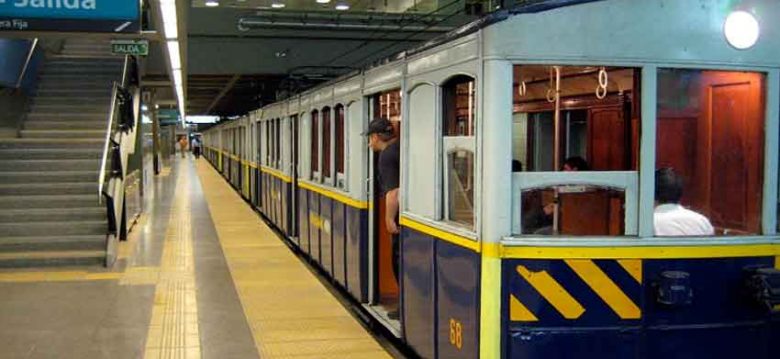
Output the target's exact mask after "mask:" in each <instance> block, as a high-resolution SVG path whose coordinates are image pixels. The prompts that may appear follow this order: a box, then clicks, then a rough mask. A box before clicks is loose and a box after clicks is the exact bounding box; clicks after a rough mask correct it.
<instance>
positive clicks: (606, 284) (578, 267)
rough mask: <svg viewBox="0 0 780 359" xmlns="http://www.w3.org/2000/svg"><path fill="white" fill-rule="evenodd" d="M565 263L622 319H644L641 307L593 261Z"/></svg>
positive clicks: (581, 260)
mask: <svg viewBox="0 0 780 359" xmlns="http://www.w3.org/2000/svg"><path fill="white" fill-rule="evenodd" d="M565 262H566V264H567V265H568V266H569V267H570V268H571V269H572V270H574V272H575V273H577V275H578V276H579V277H580V278H581V279H582V280H583V281H585V283H586V284H587V285H588V286H589V287H590V288H591V289H593V291H594V292H596V294H597V295H598V296H599V297H600V298H601V299H602V300H603V301H604V302H605V303H607V305H608V306H609V307H610V308H612V310H613V311H614V312H615V313H616V314H617V315H618V316H619V317H620V318H621V319H639V318H641V317H642V311H641V310H640V309H639V307H637V305H636V304H635V303H634V302H633V301H632V300H631V298H629V297H628V296H627V295H626V293H623V291H622V290H621V289H620V287H618V286H617V284H615V282H613V281H612V279H609V277H608V276H607V274H606V273H604V271H602V270H601V268H599V267H598V266H597V265H596V263H593V261H592V260H589V259H567V260H566V261H565Z"/></svg>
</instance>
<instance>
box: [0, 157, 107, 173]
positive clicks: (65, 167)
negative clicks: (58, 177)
mask: <svg viewBox="0 0 780 359" xmlns="http://www.w3.org/2000/svg"><path fill="white" fill-rule="evenodd" d="M99 162H100V160H98V159H89V160H8V161H0V171H9V172H24V171H89V170H93V171H95V172H97V171H98V169H99V168H100V164H99Z"/></svg>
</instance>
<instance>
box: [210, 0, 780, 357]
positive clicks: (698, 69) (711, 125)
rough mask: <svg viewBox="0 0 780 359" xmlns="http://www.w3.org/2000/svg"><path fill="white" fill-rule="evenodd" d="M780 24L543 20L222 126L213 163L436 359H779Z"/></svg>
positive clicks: (718, 0)
mask: <svg viewBox="0 0 780 359" xmlns="http://www.w3.org/2000/svg"><path fill="white" fill-rule="evenodd" d="M777 18H780V3H778V2H777V1H773V0H743V1H731V0H713V1H699V0H678V1H673V2H670V1H665V0H644V1H641V2H637V1H630V0H603V1H584V0H552V1H538V2H533V3H532V4H530V5H524V6H520V7H517V8H515V9H512V10H504V11H499V12H496V13H494V14H492V15H490V16H488V17H486V18H484V19H481V20H480V21H478V22H475V23H473V24H470V25H468V26H465V27H463V28H461V29H459V30H457V31H455V32H453V33H451V34H448V35H447V36H446V37H444V38H442V39H439V40H437V41H433V42H430V43H427V44H425V45H423V46H421V47H419V48H416V49H412V50H409V51H406V52H404V53H402V54H399V55H398V56H396V57H394V58H393V59H392V60H388V61H386V62H385V63H383V64H382V65H377V66H374V67H371V68H367V69H364V70H363V71H360V72H356V73H353V74H350V75H348V76H345V77H343V78H340V79H337V80H334V81H331V82H329V83H326V84H323V85H321V86H318V87H316V88H313V89H310V90H308V91H306V92H303V93H300V94H297V95H295V96H294V97H291V98H288V99H284V100H281V101H279V102H277V103H274V104H271V105H268V106H265V107H263V108H261V109H258V110H257V111H256V112H254V113H252V114H250V115H249V116H248V117H247V119H245V120H242V121H234V122H227V123H224V124H220V125H218V126H216V127H214V128H212V129H210V130H208V131H206V132H205V142H206V146H207V155H206V158H207V159H208V160H209V161H210V162H211V163H212V164H213V165H214V166H215V167H216V168H217V169H218V170H220V171H221V173H222V174H223V175H224V176H225V177H226V178H227V179H228V180H230V181H231V183H233V184H234V186H236V188H237V190H239V191H242V193H243V195H244V196H245V198H247V199H248V200H249V201H250V202H251V203H253V205H255V206H256V207H257V208H258V210H259V211H260V212H261V213H263V215H264V216H265V217H266V218H267V219H268V220H269V221H270V222H271V223H273V224H274V225H275V226H276V227H277V228H278V229H279V230H280V231H281V232H282V233H283V234H285V236H286V237H287V238H288V239H289V240H290V241H291V243H292V244H293V245H294V246H295V247H296V248H297V250H299V251H300V252H301V253H303V254H305V256H306V258H308V260H310V261H311V262H312V263H313V264H314V265H316V266H318V267H319V268H320V269H322V271H323V273H326V274H327V276H329V277H330V278H331V279H332V280H333V283H334V285H336V286H338V287H340V288H342V289H343V290H345V291H346V292H347V293H349V294H350V295H351V296H352V297H353V298H354V299H355V300H356V301H357V302H359V303H361V304H362V306H363V309H364V310H365V312H366V313H368V314H370V315H371V316H373V317H374V318H375V319H376V320H377V321H378V322H379V323H382V324H383V325H384V326H385V327H387V328H388V330H389V331H390V332H392V333H394V334H395V335H397V336H398V337H399V338H400V339H401V340H402V341H403V342H405V343H406V344H407V345H408V346H409V347H410V348H411V349H412V350H414V351H415V352H416V353H417V354H419V355H420V356H422V357H426V358H477V357H479V358H570V357H574V356H584V357H597V358H657V357H664V358H691V357H697V358H698V357H707V358H733V357H737V356H743V357H749V358H767V359H768V358H775V357H777V356H778V355H780V344H778V343H780V306H779V305H780V241H778V238H779V237H778V222H777V214H778V213H777V212H778V205H777V204H778V180H777V177H778V176H777V175H778V157H779V156H778V153H780V152H779V151H778V136H779V135H780V60H779V59H780V40H779V39H778V29H777V24H775V23H774V22H773V21H774V19H777ZM374 118H387V119H388V120H390V121H391V123H393V125H394V127H395V132H396V135H397V138H398V141H400V145H401V160H400V173H401V186H400V202H401V208H400V214H399V222H400V223H399V224H400V226H401V233H400V240H399V243H400V248H399V252H400V254H399V257H400V266H399V267H400V273H399V278H398V279H396V276H395V275H394V273H393V246H392V243H393V241H392V236H391V235H390V233H389V232H388V231H387V229H386V223H385V218H386V217H387V216H386V213H385V210H386V207H385V202H384V198H382V196H380V195H379V189H378V187H377V181H376V175H377V169H376V168H375V163H376V154H375V153H372V152H371V151H370V150H369V149H368V148H367V140H366V138H365V137H364V136H362V135H361V133H363V131H365V129H366V128H367V124H368V122H369V121H370V120H372V119H374ZM240 128H243V130H240ZM236 136H238V137H241V138H242V139H236ZM240 151H243V152H240ZM234 163H243V166H241V165H235V164H234ZM236 166H238V167H236ZM236 168H238V169H236ZM237 171H239V172H238V173H237ZM240 171H243V172H240ZM390 217H392V216H390ZM396 311H398V312H400V315H399V316H398V317H396V316H395V315H394V314H395V313H396Z"/></svg>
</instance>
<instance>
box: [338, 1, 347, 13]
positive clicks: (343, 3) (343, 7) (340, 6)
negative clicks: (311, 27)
mask: <svg viewBox="0 0 780 359" xmlns="http://www.w3.org/2000/svg"><path fill="white" fill-rule="evenodd" d="M336 10H340V11H344V10H349V4H348V3H347V2H346V1H339V2H337V3H336Z"/></svg>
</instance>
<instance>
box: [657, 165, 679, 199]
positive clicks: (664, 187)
mask: <svg viewBox="0 0 780 359" xmlns="http://www.w3.org/2000/svg"><path fill="white" fill-rule="evenodd" d="M682 190H683V184H682V178H680V176H679V175H677V173H676V172H674V170H673V169H671V168H668V167H667V168H661V169H658V170H656V171H655V201H656V202H657V203H658V204H667V203H676V204H677V203H680V198H682Z"/></svg>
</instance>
